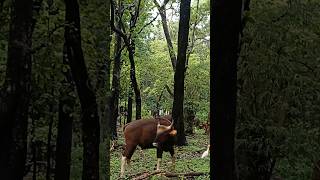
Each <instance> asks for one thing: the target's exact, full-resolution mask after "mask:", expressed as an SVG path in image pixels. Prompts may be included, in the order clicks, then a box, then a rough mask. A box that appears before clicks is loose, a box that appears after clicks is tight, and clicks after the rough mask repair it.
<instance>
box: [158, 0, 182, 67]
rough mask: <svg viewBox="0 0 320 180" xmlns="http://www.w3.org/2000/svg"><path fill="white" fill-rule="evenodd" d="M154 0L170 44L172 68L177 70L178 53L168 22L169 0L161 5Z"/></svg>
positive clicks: (168, 44)
mask: <svg viewBox="0 0 320 180" xmlns="http://www.w3.org/2000/svg"><path fill="white" fill-rule="evenodd" d="M153 2H154V4H155V5H156V7H157V8H158V11H159V13H160V16H161V23H162V28H163V32H164V35H165V37H166V40H167V46H168V51H169V55H170V59H171V64H172V68H173V71H175V70H176V64H177V58H176V54H175V52H174V50H173V45H172V40H171V37H170V33H169V27H168V23H167V15H166V5H167V4H168V2H169V0H165V1H163V3H162V5H160V4H159V3H158V1H157V0H153Z"/></svg>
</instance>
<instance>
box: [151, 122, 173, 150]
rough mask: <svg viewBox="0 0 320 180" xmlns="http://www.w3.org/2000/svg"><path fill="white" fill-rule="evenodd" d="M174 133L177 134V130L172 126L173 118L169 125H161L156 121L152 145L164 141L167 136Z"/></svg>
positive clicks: (171, 135)
mask: <svg viewBox="0 0 320 180" xmlns="http://www.w3.org/2000/svg"><path fill="white" fill-rule="evenodd" d="M175 135H177V130H175V129H174V128H173V120H172V122H171V124H170V126H165V125H161V124H160V123H159V122H158V125H157V133H156V138H155V139H154V141H153V143H152V145H153V146H155V147H157V146H158V144H159V143H160V144H161V143H164V142H165V141H166V140H167V139H168V138H170V137H173V136H175Z"/></svg>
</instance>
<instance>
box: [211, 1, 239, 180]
mask: <svg viewBox="0 0 320 180" xmlns="http://www.w3.org/2000/svg"><path fill="white" fill-rule="evenodd" d="M211 3H212V5H213V6H211V7H212V9H211V12H213V16H212V18H211V22H210V29H211V33H212V34H211V37H212V39H211V42H212V43H211V47H212V49H211V51H210V52H211V54H210V55H211V57H212V59H211V64H210V68H211V73H212V74H211V76H210V77H211V78H212V79H211V82H212V83H211V87H210V96H211V97H212V98H213V99H214V101H213V103H212V106H211V108H210V110H211V112H212V114H213V115H214V116H212V115H211V118H213V119H211V122H212V123H213V124H212V128H213V131H212V132H213V134H212V138H211V142H210V143H211V144H213V146H211V147H212V151H210V152H214V153H213V154H212V156H211V157H212V161H213V162H215V163H214V164H213V170H212V171H211V177H212V178H213V179H225V180H234V179H237V177H236V173H235V160H234V137H235V136H234V135H235V121H236V92H237V91H236V90H237V89H236V84H237V59H238V53H239V33H240V27H241V8H242V2H241V1H236V2H235V1H232V0H215V1H214V0H211ZM213 172H214V173H213Z"/></svg>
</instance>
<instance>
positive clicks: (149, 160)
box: [110, 130, 210, 180]
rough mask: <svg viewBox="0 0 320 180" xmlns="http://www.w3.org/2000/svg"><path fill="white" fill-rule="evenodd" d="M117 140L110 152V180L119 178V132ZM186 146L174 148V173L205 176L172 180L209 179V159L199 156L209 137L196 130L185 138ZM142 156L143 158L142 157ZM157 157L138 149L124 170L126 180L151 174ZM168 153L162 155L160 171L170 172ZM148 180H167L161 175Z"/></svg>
mask: <svg viewBox="0 0 320 180" xmlns="http://www.w3.org/2000/svg"><path fill="white" fill-rule="evenodd" d="M119 136H120V137H119V139H118V141H117V145H116V146H115V147H116V148H115V149H114V150H112V151H111V162H110V164H111V180H116V179H119V176H120V161H121V152H122V144H123V137H122V132H119ZM187 141H188V146H183V147H175V152H176V157H177V159H176V168H175V173H189V172H203V173H205V175H202V176H194V177H188V178H187V177H179V178H172V179H210V178H209V172H210V157H206V158H203V159H201V158H200V157H201V154H202V153H203V152H204V151H205V150H206V148H207V144H208V142H209V136H208V135H206V134H204V131H203V130H196V131H195V134H194V135H192V136H187ZM143 154H144V156H145V157H144V158H143V156H142V155H143ZM156 163H157V157H156V149H147V150H144V151H143V153H142V152H141V151H140V148H138V149H137V150H136V152H135V153H134V154H133V157H132V159H131V168H130V169H126V177H127V179H134V177H137V176H139V175H141V174H144V173H152V172H154V170H155V168H156ZM170 167H171V156H170V153H167V152H165V153H164V154H163V159H162V164H161V170H163V171H167V172H172V171H171V169H170ZM148 179H154V180H156V179H169V178H166V177H164V176H161V175H154V176H152V177H149V178H148Z"/></svg>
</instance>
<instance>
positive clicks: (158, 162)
mask: <svg viewBox="0 0 320 180" xmlns="http://www.w3.org/2000/svg"><path fill="white" fill-rule="evenodd" d="M160 164H161V158H158V161H157V171H159V170H160Z"/></svg>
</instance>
